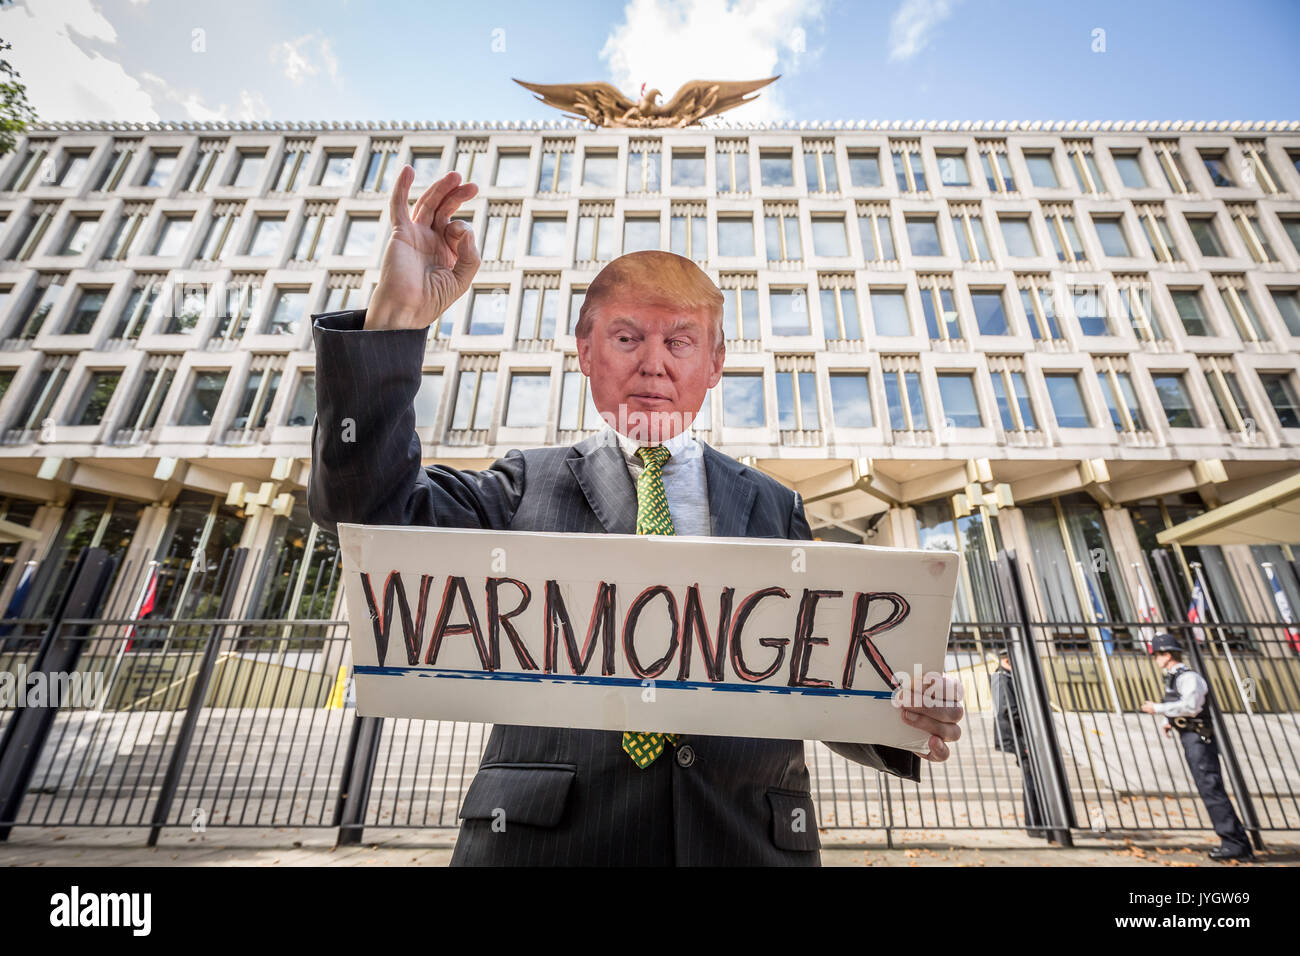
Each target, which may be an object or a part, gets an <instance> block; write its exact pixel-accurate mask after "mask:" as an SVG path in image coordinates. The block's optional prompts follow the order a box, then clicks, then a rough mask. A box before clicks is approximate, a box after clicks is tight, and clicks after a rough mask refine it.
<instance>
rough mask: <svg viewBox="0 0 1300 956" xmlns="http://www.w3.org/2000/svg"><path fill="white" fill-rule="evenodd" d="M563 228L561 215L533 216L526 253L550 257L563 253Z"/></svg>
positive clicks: (563, 221)
mask: <svg viewBox="0 0 1300 956" xmlns="http://www.w3.org/2000/svg"><path fill="white" fill-rule="evenodd" d="M565 228H566V222H565V220H564V219H563V218H562V217H560V218H556V217H545V216H538V217H534V219H533V227H532V230H531V232H530V233H529V236H528V254H529V255H530V256H552V257H554V256H562V255H564V234H565Z"/></svg>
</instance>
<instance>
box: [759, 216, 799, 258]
mask: <svg viewBox="0 0 1300 956" xmlns="http://www.w3.org/2000/svg"><path fill="white" fill-rule="evenodd" d="M763 225H764V238H765V239H766V240H767V261H768V262H791V261H796V260H799V259H802V258H803V245H802V243H801V242H800V241H799V207H798V206H795V205H789V206H786V205H783V204H777V205H769V206H768V207H767V208H766V210H765V215H764V218H763Z"/></svg>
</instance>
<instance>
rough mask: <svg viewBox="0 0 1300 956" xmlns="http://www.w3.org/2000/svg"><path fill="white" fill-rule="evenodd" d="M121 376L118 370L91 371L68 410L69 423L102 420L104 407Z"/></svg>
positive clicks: (86, 422)
mask: <svg viewBox="0 0 1300 956" xmlns="http://www.w3.org/2000/svg"><path fill="white" fill-rule="evenodd" d="M121 378H122V373H121V372H120V371H111V372H91V373H90V377H89V378H88V379H87V380H86V384H85V386H84V387H83V388H82V389H81V394H80V395H78V396H77V400H76V401H75V402H74V403H73V404H72V408H71V409H70V410H69V412H68V424H69V425H98V424H99V423H100V422H102V421H103V420H104V409H106V408H107V407H108V403H109V400H110V399H111V398H112V397H113V392H114V391H116V389H117V383H118V381H119V380H120V379H121Z"/></svg>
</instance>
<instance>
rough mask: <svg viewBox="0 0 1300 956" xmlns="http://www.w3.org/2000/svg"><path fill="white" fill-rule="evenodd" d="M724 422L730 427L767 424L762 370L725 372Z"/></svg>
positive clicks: (723, 380) (723, 389) (723, 384)
mask: <svg viewBox="0 0 1300 956" xmlns="http://www.w3.org/2000/svg"><path fill="white" fill-rule="evenodd" d="M722 423H723V424H724V425H726V426H728V427H730V428H759V427H762V426H763V425H766V424H767V411H766V408H765V406H764V404H763V375H762V373H761V372H727V373H724V374H723V376H722Z"/></svg>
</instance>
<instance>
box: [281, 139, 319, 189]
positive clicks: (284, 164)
mask: <svg viewBox="0 0 1300 956" xmlns="http://www.w3.org/2000/svg"><path fill="white" fill-rule="evenodd" d="M310 149H311V144H310V143H297V144H293V143H286V144H285V149H284V155H283V156H281V157H280V168H279V169H278V170H276V173H275V185H274V186H273V187H272V191H273V192H278V193H291V192H295V191H296V190H297V189H298V187H299V186H301V185H302V170H303V166H304V165H305V162H306V159H307V156H308V153H309V151H310Z"/></svg>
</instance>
